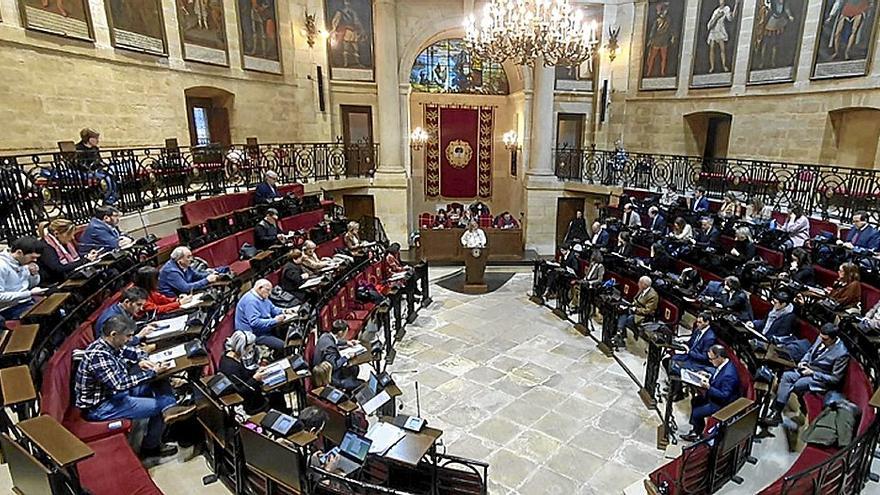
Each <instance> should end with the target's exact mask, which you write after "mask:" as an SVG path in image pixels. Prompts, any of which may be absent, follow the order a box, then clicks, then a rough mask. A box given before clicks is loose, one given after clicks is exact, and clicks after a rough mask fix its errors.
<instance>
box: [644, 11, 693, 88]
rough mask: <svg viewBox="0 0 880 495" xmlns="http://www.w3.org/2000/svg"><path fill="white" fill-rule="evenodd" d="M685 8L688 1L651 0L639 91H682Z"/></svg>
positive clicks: (646, 16) (647, 14)
mask: <svg viewBox="0 0 880 495" xmlns="http://www.w3.org/2000/svg"><path fill="white" fill-rule="evenodd" d="M684 8H685V2H684V0H648V5H647V11H646V12H645V29H644V38H643V39H644V40H645V42H644V45H643V46H644V49H643V50H642V74H641V78H640V80H639V89H641V90H665V89H675V88H676V87H678V72H679V66H680V60H681V30H682V26H683V25H684Z"/></svg>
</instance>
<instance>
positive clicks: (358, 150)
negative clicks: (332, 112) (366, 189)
mask: <svg viewBox="0 0 880 495" xmlns="http://www.w3.org/2000/svg"><path fill="white" fill-rule="evenodd" d="M339 110H340V113H341V114H342V142H343V144H345V151H346V153H345V154H346V172H347V173H348V175H349V176H359V175H363V174H364V173H365V172H366V171H367V170H368V169H369V168H370V164H371V163H372V160H371V159H370V157H371V154H372V146H373V108H372V107H367V106H357V105H340V107H339Z"/></svg>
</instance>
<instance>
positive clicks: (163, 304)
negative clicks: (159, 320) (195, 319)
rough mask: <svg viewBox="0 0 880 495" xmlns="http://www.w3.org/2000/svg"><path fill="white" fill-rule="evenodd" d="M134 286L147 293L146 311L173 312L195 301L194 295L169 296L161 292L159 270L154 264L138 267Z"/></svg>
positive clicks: (157, 312) (158, 313)
mask: <svg viewBox="0 0 880 495" xmlns="http://www.w3.org/2000/svg"><path fill="white" fill-rule="evenodd" d="M134 286H135V287H138V288H140V289H143V290H144V292H146V293H147V299H146V300H145V301H144V308H143V310H144V312H146V313H149V312H154V311H155V312H156V314H157V315H161V314H166V313H171V312H174V311H177V310H179V309H180V307H181V306H182V305H186V304H190V303H191V302H193V296H191V295H189V294H181V295H180V296H178V297H168V296H166V295H165V294H162V293H161V292H159V270H157V269H155V268H154V267H152V266H142V267H140V268H138V271H137V272H135V274H134Z"/></svg>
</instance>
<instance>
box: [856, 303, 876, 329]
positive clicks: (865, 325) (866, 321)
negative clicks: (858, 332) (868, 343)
mask: <svg viewBox="0 0 880 495" xmlns="http://www.w3.org/2000/svg"><path fill="white" fill-rule="evenodd" d="M859 326H860V327H861V328H862V329H863V330H868V331H872V332H877V331H880V301H877V304H875V305H874V307H873V308H871V309H869V310H868V312H867V313H865V317H864V318H862V319H861V320H860V321H859Z"/></svg>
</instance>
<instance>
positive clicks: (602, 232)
mask: <svg viewBox="0 0 880 495" xmlns="http://www.w3.org/2000/svg"><path fill="white" fill-rule="evenodd" d="M610 238H611V235H610V234H609V233H608V230H606V229H605V225H603V224H601V223H599V222H593V237H591V238H590V244H592V246H593V247H594V248H603V247H606V246H608V240H609V239H610Z"/></svg>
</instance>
